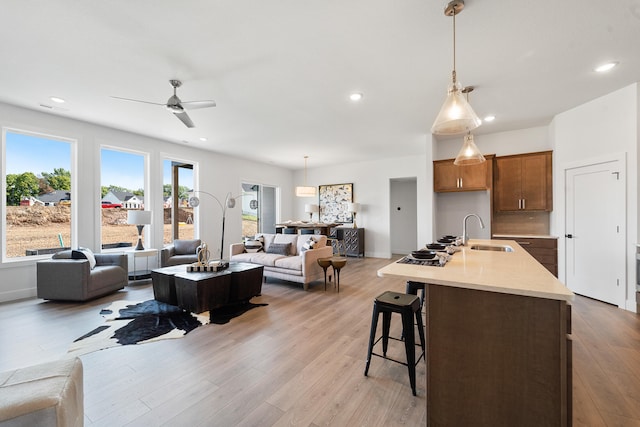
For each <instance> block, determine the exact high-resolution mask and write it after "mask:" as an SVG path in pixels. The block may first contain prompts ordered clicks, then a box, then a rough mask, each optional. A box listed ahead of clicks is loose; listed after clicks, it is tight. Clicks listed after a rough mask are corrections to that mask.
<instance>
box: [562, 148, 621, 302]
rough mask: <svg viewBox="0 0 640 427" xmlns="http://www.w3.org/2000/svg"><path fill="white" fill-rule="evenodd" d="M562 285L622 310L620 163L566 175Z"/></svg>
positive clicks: (605, 163)
mask: <svg viewBox="0 0 640 427" xmlns="http://www.w3.org/2000/svg"><path fill="white" fill-rule="evenodd" d="M565 178H566V181H565V183H566V196H565V197H566V218H565V230H566V235H565V243H566V266H567V271H566V285H567V287H568V288H569V289H571V290H572V291H573V292H575V293H577V294H580V295H584V296H587V297H590V298H595V299H598V300H600V301H604V302H608V303H611V304H615V305H617V306H619V307H624V301H625V286H626V281H625V280H624V278H625V230H624V225H625V210H626V200H625V184H624V162H623V161H622V160H610V161H603V162H601V163H594V164H589V165H585V166H580V167H575V168H570V169H566V170H565Z"/></svg>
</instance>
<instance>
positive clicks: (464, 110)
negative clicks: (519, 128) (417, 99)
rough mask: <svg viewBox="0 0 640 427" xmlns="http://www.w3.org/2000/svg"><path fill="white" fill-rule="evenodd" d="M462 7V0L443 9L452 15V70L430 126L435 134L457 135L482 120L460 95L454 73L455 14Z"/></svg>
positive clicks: (477, 124) (452, 2) (459, 87)
mask: <svg viewBox="0 0 640 427" xmlns="http://www.w3.org/2000/svg"><path fill="white" fill-rule="evenodd" d="M462 9H464V1H463V0H453V1H451V2H449V4H448V5H447V7H446V8H445V10H444V14H445V15H446V16H452V17H453V71H452V73H451V84H450V85H449V87H448V90H447V98H446V99H445V102H444V104H443V105H442V108H441V109H440V112H439V113H438V115H437V117H436V120H435V121H434V123H433V126H432V127H431V133H433V134H436V135H458V134H462V133H465V132H468V131H470V130H473V129H475V128H477V127H478V126H480V124H481V123H482V121H481V120H480V118H479V117H478V116H477V114H476V113H475V112H474V111H473V109H472V108H471V105H469V103H468V102H467V101H466V100H465V99H464V96H463V95H462V93H463V92H462V85H461V84H460V82H458V80H457V75H456V15H457V14H458V13H460V12H461V11H462Z"/></svg>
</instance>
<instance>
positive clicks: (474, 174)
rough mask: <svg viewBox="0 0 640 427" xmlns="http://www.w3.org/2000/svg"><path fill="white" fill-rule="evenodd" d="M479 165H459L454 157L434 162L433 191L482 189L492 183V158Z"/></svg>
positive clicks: (490, 156)
mask: <svg viewBox="0 0 640 427" xmlns="http://www.w3.org/2000/svg"><path fill="white" fill-rule="evenodd" d="M485 158H487V161H486V162H483V163H479V164H477V165H467V166H457V165H454V164H453V161H454V159H447V160H436V161H434V162H433V191H435V192H436V193H446V192H454V191H481V190H487V189H489V187H490V185H491V169H492V164H491V159H492V158H493V155H487V156H485Z"/></svg>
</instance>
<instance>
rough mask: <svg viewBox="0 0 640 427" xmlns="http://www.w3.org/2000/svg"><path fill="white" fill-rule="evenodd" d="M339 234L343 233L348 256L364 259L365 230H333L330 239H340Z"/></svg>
mask: <svg viewBox="0 0 640 427" xmlns="http://www.w3.org/2000/svg"><path fill="white" fill-rule="evenodd" d="M338 233H342V239H343V240H344V251H345V255H346V256H356V257H360V256H362V257H364V228H346V227H340V228H333V229H332V230H331V235H330V237H332V238H334V239H338ZM335 249H336V248H334V250H335ZM335 252H339V251H338V250H335Z"/></svg>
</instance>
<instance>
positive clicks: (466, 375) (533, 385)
mask: <svg viewBox="0 0 640 427" xmlns="http://www.w3.org/2000/svg"><path fill="white" fill-rule="evenodd" d="M445 268H446V267H445ZM425 304H426V305H427V308H426V313H427V321H426V324H427V327H426V329H427V333H426V336H428V337H429V338H428V348H427V372H429V375H428V377H427V417H428V421H427V425H428V426H452V425H458V426H507V425H510V426H521V427H522V426H536V427H537V426H570V425H571V423H572V409H571V406H572V405H571V401H572V397H571V393H572V382H571V375H572V366H571V363H572V362H571V361H572V356H571V339H570V337H569V334H570V333H571V330H570V318H571V317H570V316H571V315H570V309H569V307H570V306H569V305H568V304H567V303H566V302H565V301H560V300H554V299H546V298H535V297H529V296H519V295H509V294H503V293H497V292H487V291H480V290H473V289H464V288H456V287H448V286H438V285H429V286H427V289H426V295H425Z"/></svg>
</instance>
